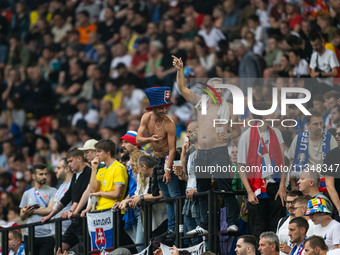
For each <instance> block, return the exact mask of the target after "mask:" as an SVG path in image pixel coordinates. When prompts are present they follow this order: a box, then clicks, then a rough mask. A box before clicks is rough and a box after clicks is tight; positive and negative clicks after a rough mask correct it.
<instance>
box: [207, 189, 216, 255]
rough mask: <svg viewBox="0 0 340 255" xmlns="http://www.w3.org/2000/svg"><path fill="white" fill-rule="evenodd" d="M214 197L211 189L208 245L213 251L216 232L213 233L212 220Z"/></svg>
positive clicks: (209, 194)
mask: <svg viewBox="0 0 340 255" xmlns="http://www.w3.org/2000/svg"><path fill="white" fill-rule="evenodd" d="M212 197H213V191H212V190H211V189H210V190H209V191H208V234H209V236H208V247H209V251H212V252H213V250H212V244H213V240H214V236H215V233H213V226H212V222H213V219H212V218H213V206H212V203H213V201H212Z"/></svg>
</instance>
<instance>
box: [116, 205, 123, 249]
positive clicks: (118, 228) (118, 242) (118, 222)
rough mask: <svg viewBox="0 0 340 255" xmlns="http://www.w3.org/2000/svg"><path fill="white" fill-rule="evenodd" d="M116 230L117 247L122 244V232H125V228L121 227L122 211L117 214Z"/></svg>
mask: <svg viewBox="0 0 340 255" xmlns="http://www.w3.org/2000/svg"><path fill="white" fill-rule="evenodd" d="M116 231H118V232H117V248H118V247H119V246H120V233H123V232H124V229H120V211H119V212H118V213H117V214H116Z"/></svg>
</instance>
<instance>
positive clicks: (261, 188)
mask: <svg viewBox="0 0 340 255" xmlns="http://www.w3.org/2000/svg"><path fill="white" fill-rule="evenodd" d="M268 130H269V151H268V149H267V147H266V144H265V142H264V140H263V137H261V136H260V133H259V130H258V127H257V126H253V127H251V130H250V139H249V151H248V155H247V166H248V167H251V171H249V172H248V179H249V184H250V186H251V188H252V190H253V191H254V193H255V195H256V196H258V195H260V194H261V193H265V192H266V191H267V189H266V187H267V182H266V177H269V176H270V175H272V174H273V172H272V171H270V169H271V168H272V169H274V167H275V166H277V167H280V166H283V165H284V162H283V157H282V153H281V147H280V143H279V141H278V139H277V137H276V134H275V131H274V130H273V129H272V128H271V127H268ZM263 166H266V171H265V172H264V171H263Z"/></svg>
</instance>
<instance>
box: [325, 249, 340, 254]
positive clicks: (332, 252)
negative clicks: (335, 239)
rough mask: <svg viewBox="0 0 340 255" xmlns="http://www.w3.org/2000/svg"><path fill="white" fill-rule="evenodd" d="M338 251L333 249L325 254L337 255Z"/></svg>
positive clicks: (339, 250)
mask: <svg viewBox="0 0 340 255" xmlns="http://www.w3.org/2000/svg"><path fill="white" fill-rule="evenodd" d="M339 254H340V249H335V250H331V251H328V252H327V255H339Z"/></svg>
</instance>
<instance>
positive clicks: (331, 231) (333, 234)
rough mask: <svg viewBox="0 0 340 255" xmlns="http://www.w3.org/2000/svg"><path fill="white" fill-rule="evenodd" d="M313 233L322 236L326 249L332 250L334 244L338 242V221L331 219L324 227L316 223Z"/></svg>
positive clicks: (339, 229)
mask: <svg viewBox="0 0 340 255" xmlns="http://www.w3.org/2000/svg"><path fill="white" fill-rule="evenodd" d="M314 234H315V235H318V236H321V237H323V239H324V240H325V243H326V245H327V246H328V249H329V250H333V249H334V245H337V244H340V223H339V222H337V221H336V220H332V221H331V222H330V223H329V224H328V225H327V226H326V227H322V226H321V225H316V226H315V232H314ZM338 254H340V250H339V253H338Z"/></svg>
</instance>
